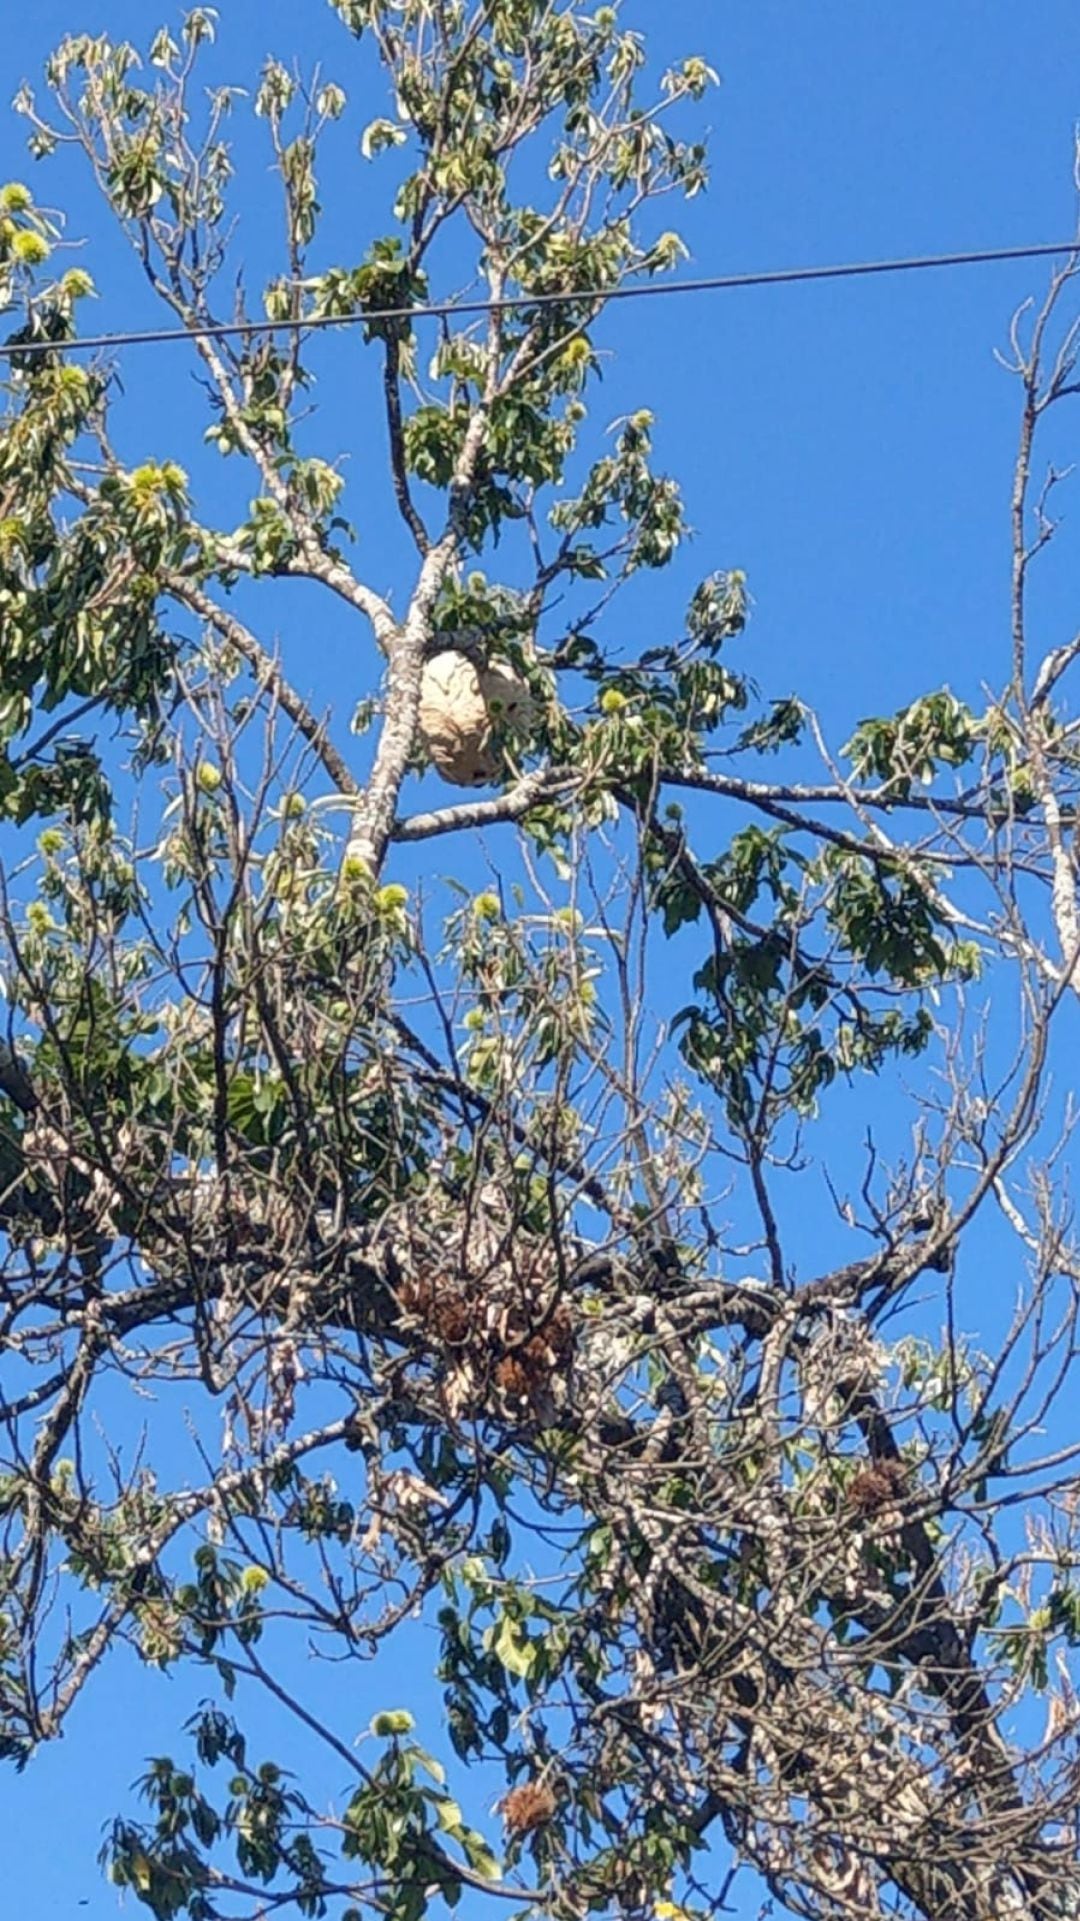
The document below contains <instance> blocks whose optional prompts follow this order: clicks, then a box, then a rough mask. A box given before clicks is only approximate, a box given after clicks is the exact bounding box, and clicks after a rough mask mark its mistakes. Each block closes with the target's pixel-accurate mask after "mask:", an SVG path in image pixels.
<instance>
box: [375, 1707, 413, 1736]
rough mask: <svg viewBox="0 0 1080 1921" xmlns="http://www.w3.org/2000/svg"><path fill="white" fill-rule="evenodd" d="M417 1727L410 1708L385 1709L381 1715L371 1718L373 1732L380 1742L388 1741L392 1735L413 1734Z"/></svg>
mask: <svg viewBox="0 0 1080 1921" xmlns="http://www.w3.org/2000/svg"><path fill="white" fill-rule="evenodd" d="M415 1726H416V1722H415V1721H414V1720H413V1717H412V1715H411V1714H410V1713H409V1710H408V1708H384V1709H383V1712H382V1713H381V1714H374V1715H372V1717H371V1732H372V1734H374V1735H376V1736H377V1738H378V1739H379V1740H380V1741H385V1740H388V1739H389V1737H390V1736H391V1735H392V1734H411V1733H412V1731H413V1729H414V1727H415Z"/></svg>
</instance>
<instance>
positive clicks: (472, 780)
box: [420, 648, 532, 787]
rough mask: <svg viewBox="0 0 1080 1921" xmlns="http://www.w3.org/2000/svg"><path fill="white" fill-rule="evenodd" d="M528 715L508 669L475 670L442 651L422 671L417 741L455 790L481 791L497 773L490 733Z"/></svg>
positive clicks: (524, 692) (498, 759) (520, 684)
mask: <svg viewBox="0 0 1080 1921" xmlns="http://www.w3.org/2000/svg"><path fill="white" fill-rule="evenodd" d="M531 712H532V702H531V700H530V698H529V690H528V688H527V687H526V685H525V683H524V681H523V680H519V679H518V677H517V675H516V674H515V673H513V672H512V671H511V669H510V668H509V667H477V666H475V665H474V664H473V662H472V661H471V660H470V659H469V657H468V655H467V654H459V653H458V652H457V651H456V650H455V649H452V648H447V649H446V650H445V651H444V652H443V653H440V654H435V655H433V657H432V658H431V660H429V661H428V663H427V665H426V667H425V668H424V678H423V681H422V682H421V686H420V736H421V739H422V740H423V743H424V746H425V747H426V749H427V752H428V756H429V758H430V760H431V763H432V765H433V766H434V767H437V768H438V770H439V773H440V774H441V775H442V777H443V779H444V780H448V781H451V782H452V783H453V785H454V786H455V787H485V786H487V785H488V783H489V782H491V781H493V780H496V779H497V778H498V776H499V773H500V771H501V768H502V755H501V754H500V752H499V748H498V743H497V741H496V738H495V736H496V734H497V732H498V730H499V728H500V727H502V726H505V725H512V726H517V727H521V726H523V725H526V724H527V723H528V720H529V717H530V714H531Z"/></svg>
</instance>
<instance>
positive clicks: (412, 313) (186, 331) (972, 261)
mask: <svg viewBox="0 0 1080 1921" xmlns="http://www.w3.org/2000/svg"><path fill="white" fill-rule="evenodd" d="M1052 254H1066V255H1068V256H1070V257H1071V259H1073V260H1075V259H1076V258H1077V257H1078V256H1080V238H1078V239H1075V240H1067V241H1062V242H1057V241H1041V242H1039V243H1037V244H1036V245H1034V246H1026V247H985V248H981V249H980V250H979V251H978V252H975V253H934V254H915V255H913V256H911V257H909V258H906V259H899V260H854V261H848V262H845V263H843V264H841V265H838V266H828V267H772V268H768V269H765V270H763V271H761V272H759V273H734V274H712V275H710V276H708V277H707V278H705V279H700V280H672V281H656V282H653V283H650V284H648V285H645V286H633V287H611V288H605V287H584V288H581V289H579V290H577V291H576V292H574V293H536V294H510V295H508V296H507V297H506V298H505V299H503V300H442V301H433V302H429V303H427V304H422V305H417V306H412V307H369V308H365V309H364V310H363V311H361V312H357V313H351V314H315V315H313V316H312V317H311V318H310V319H307V320H231V321H211V320H207V321H200V322H198V323H197V324H196V325H194V326H189V327H154V328H149V329H147V330H146V331H144V332H139V333H107V334H87V335H85V336H84V338H83V339H81V340H56V341H53V340H28V341H26V342H25V343H24V344H19V345H11V344H8V345H6V346H0V358H5V357H6V358H7V359H14V358H17V357H19V356H22V355H24V354H47V353H63V354H67V353H89V352H91V351H93V350H97V349H102V348H108V347H155V346H164V345H165V344H167V343H168V342H172V341H179V340H235V339H243V338H245V337H250V336H251V335H252V334H282V333H284V334H291V333H315V332H317V331H319V330H320V329H322V328H324V327H362V326H368V325H370V324H371V323H372V322H373V321H391V320H448V319H452V318H454V317H455V316H456V315H459V314H462V315H479V314H490V313H513V312H515V311H517V310H518V309H520V308H526V307H527V308H533V309H535V308H537V307H566V306H578V305H580V304H581V303H582V302H585V303H588V302H590V301H601V302H603V303H604V305H606V304H607V303H608V302H609V301H612V300H656V299H672V298H673V297H674V296H675V295H676V294H703V293H731V292H735V291H737V289H739V288H740V287H790V286H796V285H801V284H803V283H805V282H807V281H813V280H860V279H863V280H864V279H867V278H869V277H870V276H871V275H872V274H900V273H922V272H925V271H926V270H927V269H928V268H934V267H937V268H941V267H981V266H987V265H992V264H993V263H994V262H995V261H1000V260H1038V259H1042V258H1045V257H1046V256H1048V255H1052Z"/></svg>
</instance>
